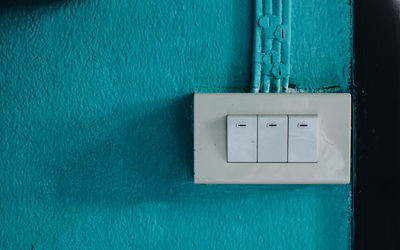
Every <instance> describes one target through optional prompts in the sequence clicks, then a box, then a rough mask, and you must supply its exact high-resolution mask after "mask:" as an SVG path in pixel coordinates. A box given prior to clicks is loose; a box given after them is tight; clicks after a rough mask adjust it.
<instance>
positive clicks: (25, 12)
mask: <svg viewBox="0 0 400 250" xmlns="http://www.w3.org/2000/svg"><path fill="white" fill-rule="evenodd" d="M292 22H293V23H292V55H291V58H292V62H291V63H292V73H293V79H292V81H291V87H292V88H296V89H297V90H298V91H304V90H306V91H322V92H323V91H348V89H349V82H350V63H351V55H352V53H351V36H352V33H351V32H352V27H351V6H350V5H349V1H348V0H308V1H301V0H293V13H292ZM251 38H252V1H242V0H224V1H215V0H196V1H186V0H180V1H179V0H175V1H138V0H130V1H128V0H107V1H106V0H97V1H96V0H80V1H78V0H69V1H61V2H60V1H55V2H52V1H44V2H38V3H36V4H32V3H25V4H24V3H19V4H11V3H9V4H6V5H4V6H2V7H1V9H0V58H1V61H0V149H1V150H0V180H1V186H0V248H2V249H132V248H137V249H155V248H158V249H168V248H170V249H348V248H349V247H350V234H351V230H350V220H351V193H350V185H326V186H323V185H309V186H299V185H292V186H291V185H288V186H284V185H278V186H269V185H255V186H240V185H229V186H228V185H219V186H218V185H194V184H193V177H192V174H193V171H192V164H193V160H192V157H193V156H192V106H191V105H192V95H191V94H192V93H193V92H195V91H198V92H243V91H248V90H249V83H250V79H251V76H250V67H251V44H252V40H251Z"/></svg>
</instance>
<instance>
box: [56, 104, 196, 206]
mask: <svg viewBox="0 0 400 250" xmlns="http://www.w3.org/2000/svg"><path fill="white" fill-rule="evenodd" d="M188 98H189V97H184V98H183V99H188ZM190 98H191V97H190ZM183 99H181V100H175V101H172V102H171V103H168V104H159V102H157V103H156V104H154V103H152V104H149V106H147V107H144V106H145V105H144V104H143V105H136V107H133V109H132V112H131V113H132V114H131V115H130V114H126V115H127V116H128V117H129V116H130V117H129V118H128V119H126V120H125V121H123V122H122V124H119V125H117V126H116V127H115V128H112V129H111V131H109V132H108V134H106V135H101V136H100V137H101V139H100V140H98V141H96V142H94V143H91V139H90V138H87V139H86V140H87V145H82V143H76V142H74V143H73V144H77V145H78V146H75V147H74V146H71V145H69V146H68V148H75V149H74V150H73V151H72V152H70V153H69V154H66V155H62V154H61V155H60V158H61V159H59V161H61V162H59V161H56V162H55V163H56V164H57V165H59V167H57V168H56V169H55V171H54V173H53V174H55V177H56V182H57V199H58V200H60V201H68V200H72V201H74V200H75V201H89V202H91V201H94V202H106V203H107V202H118V203H124V202H138V201H145V200H152V199H160V198H162V197H163V198H164V199H168V198H170V197H171V196H173V195H174V194H175V192H176V191H175V190H176V188H178V186H179V184H182V183H188V182H192V179H191V178H192V176H193V171H192V165H193V163H192V159H193V153H192V152H193V150H192V145H193V142H192V141H193V140H192V138H193V136H192V129H191V124H192V123H191V120H190V117H189V116H188V115H187V114H186V113H187V112H185V106H186V105H187V106H189V105H190V104H186V103H185V101H184V100H183ZM113 119H115V118H113V117H107V118H105V119H101V120H105V121H107V120H113ZM118 119H120V118H118ZM97 123H98V122H97ZM100 123H101V122H100ZM82 126H86V125H82ZM77 127H80V125H77ZM104 127H108V128H109V127H112V126H109V124H104ZM72 129H73V128H72ZM93 129H94V130H100V131H101V130H102V128H101V124H97V125H94V127H93ZM78 130H79V129H78ZM87 133H90V131H87ZM101 133H102V132H100V134H101ZM79 136H80V135H79V134H77V135H76V136H75V137H79ZM78 140H79V139H78ZM83 143H85V141H83Z"/></svg>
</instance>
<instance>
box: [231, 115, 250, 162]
mask: <svg viewBox="0 0 400 250" xmlns="http://www.w3.org/2000/svg"><path fill="white" fill-rule="evenodd" d="M226 120H227V148H228V150H227V159H228V162H257V116H256V115H228V116H227V119H226Z"/></svg>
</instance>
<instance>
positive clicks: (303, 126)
mask: <svg viewBox="0 0 400 250" xmlns="http://www.w3.org/2000/svg"><path fill="white" fill-rule="evenodd" d="M297 127H299V128H306V127H308V124H307V123H299V124H297Z"/></svg>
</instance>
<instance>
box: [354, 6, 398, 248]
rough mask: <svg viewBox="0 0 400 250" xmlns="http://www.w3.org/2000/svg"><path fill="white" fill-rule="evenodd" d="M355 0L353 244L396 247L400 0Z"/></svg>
mask: <svg viewBox="0 0 400 250" xmlns="http://www.w3.org/2000/svg"><path fill="white" fill-rule="evenodd" d="M353 4H354V17H353V18H354V47H353V48H354V56H355V57H354V58H355V63H354V91H355V94H356V98H355V101H356V102H355V109H356V110H355V112H356V116H355V117H354V120H355V123H354V125H353V126H354V128H355V130H354V132H356V133H357V137H353V138H356V140H355V141H354V144H355V145H354V146H355V148H356V150H357V151H356V154H355V159H354V163H353V164H354V166H355V172H354V171H353V187H354V189H353V208H354V219H353V232H354V234H353V248H354V249H380V250H385V249H400V237H399V235H400V158H399V155H400V150H399V149H400V148H399V145H400V144H399V142H400V141H399V139H400V138H399V134H400V131H399V130H400V123H399V118H400V112H399V110H400V105H399V99H400V92H399V89H400V88H399V84H400V78H399V71H400V38H399V32H400V22H399V13H400V12H399V8H398V5H399V3H398V1H396V0H379V1H376V0H355V1H354V2H353ZM355 163H357V164H355Z"/></svg>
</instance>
